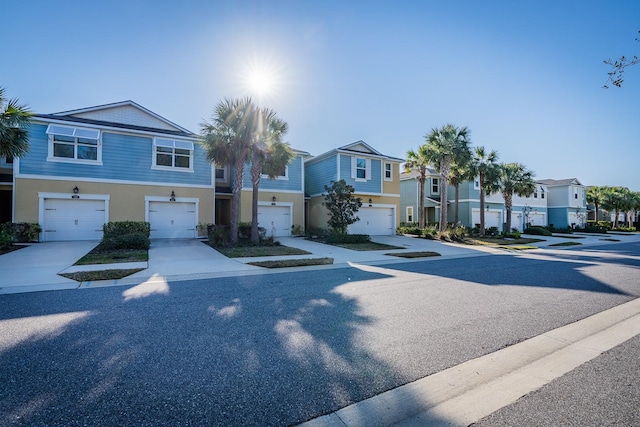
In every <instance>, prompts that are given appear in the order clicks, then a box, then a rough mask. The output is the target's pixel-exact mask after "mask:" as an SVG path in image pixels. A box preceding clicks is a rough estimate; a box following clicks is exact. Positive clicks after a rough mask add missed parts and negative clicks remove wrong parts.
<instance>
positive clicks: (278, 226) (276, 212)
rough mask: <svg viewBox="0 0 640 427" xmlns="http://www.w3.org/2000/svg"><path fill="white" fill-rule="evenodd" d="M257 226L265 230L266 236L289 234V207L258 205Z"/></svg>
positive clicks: (284, 235) (285, 235)
mask: <svg viewBox="0 0 640 427" xmlns="http://www.w3.org/2000/svg"><path fill="white" fill-rule="evenodd" d="M258 226H260V227H263V228H264V229H265V230H267V237H287V236H291V208H289V206H258Z"/></svg>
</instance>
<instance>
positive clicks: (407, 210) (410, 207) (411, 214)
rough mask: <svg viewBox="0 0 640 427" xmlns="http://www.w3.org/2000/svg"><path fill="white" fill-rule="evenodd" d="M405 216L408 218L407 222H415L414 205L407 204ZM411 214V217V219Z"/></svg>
mask: <svg viewBox="0 0 640 427" xmlns="http://www.w3.org/2000/svg"><path fill="white" fill-rule="evenodd" d="M409 211H411V213H409ZM405 216H406V218H407V222H415V221H414V218H413V206H407V208H406V212H405ZM409 216H411V219H409Z"/></svg>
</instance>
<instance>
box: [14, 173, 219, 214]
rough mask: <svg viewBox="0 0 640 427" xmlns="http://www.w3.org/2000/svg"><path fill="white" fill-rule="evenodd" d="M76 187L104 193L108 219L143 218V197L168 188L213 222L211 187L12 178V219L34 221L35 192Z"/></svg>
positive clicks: (166, 193)
mask: <svg viewBox="0 0 640 427" xmlns="http://www.w3.org/2000/svg"><path fill="white" fill-rule="evenodd" d="M75 186H78V189H79V190H80V191H79V193H78V194H79V195H80V197H82V195H83V194H108V195H109V196H110V200H109V221H144V219H145V203H144V198H145V196H157V197H166V198H167V200H169V197H170V195H171V191H172V190H173V191H174V192H175V196H176V197H180V198H181V197H186V198H197V199H199V205H198V206H199V208H198V222H202V223H212V222H213V188H188V187H158V186H153V185H136V184H109V183H100V182H82V181H78V180H72V181H49V180H40V179H23V178H16V187H15V194H16V201H15V221H16V222H23V221H24V222H38V220H39V218H38V203H39V200H38V193H39V192H41V193H68V194H69V196H71V194H72V191H73V187H75Z"/></svg>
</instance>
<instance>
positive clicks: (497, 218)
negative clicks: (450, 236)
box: [471, 209, 502, 231]
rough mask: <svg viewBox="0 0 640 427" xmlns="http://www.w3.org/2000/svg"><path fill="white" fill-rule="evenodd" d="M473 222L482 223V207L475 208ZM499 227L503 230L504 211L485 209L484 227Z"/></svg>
mask: <svg viewBox="0 0 640 427" xmlns="http://www.w3.org/2000/svg"><path fill="white" fill-rule="evenodd" d="M471 219H472V221H473V224H474V226H475V224H480V209H474V210H473V212H472V217H471ZM490 227H497V228H498V230H500V231H502V212H501V211H484V228H485V229H486V228H490Z"/></svg>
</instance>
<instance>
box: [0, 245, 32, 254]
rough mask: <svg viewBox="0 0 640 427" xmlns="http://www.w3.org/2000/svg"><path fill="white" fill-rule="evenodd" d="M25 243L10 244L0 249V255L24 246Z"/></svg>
mask: <svg viewBox="0 0 640 427" xmlns="http://www.w3.org/2000/svg"><path fill="white" fill-rule="evenodd" d="M26 247H27V246H26V245H11V246H9V247H7V248H4V249H0V255H4V254H8V253H9V252H13V251H17V250H18V249H22V248H26Z"/></svg>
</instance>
